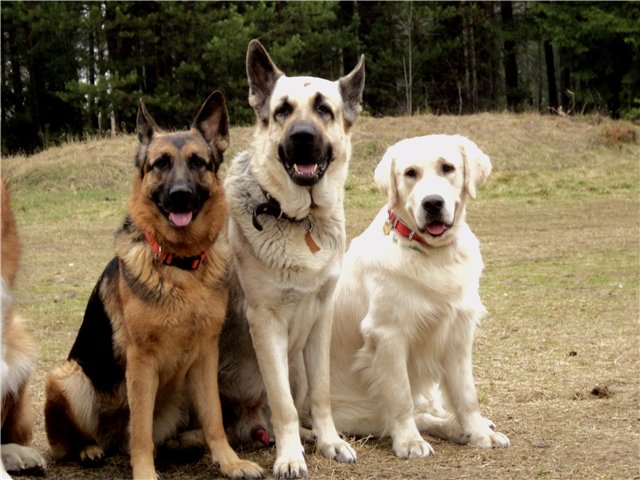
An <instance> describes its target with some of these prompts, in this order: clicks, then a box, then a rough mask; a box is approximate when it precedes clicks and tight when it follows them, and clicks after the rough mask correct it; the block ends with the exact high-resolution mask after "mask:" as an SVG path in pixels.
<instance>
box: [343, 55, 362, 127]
mask: <svg viewBox="0 0 640 480" xmlns="http://www.w3.org/2000/svg"><path fill="white" fill-rule="evenodd" d="M364 77H365V74H364V55H360V60H359V61H358V64H357V65H356V66H355V67H354V68H353V70H351V72H350V73H349V74H348V75H345V76H344V77H342V78H340V80H338V85H340V95H342V101H343V102H344V118H345V120H346V121H347V122H348V123H349V126H351V125H353V123H354V122H355V121H356V117H357V115H358V113H360V111H361V110H362V107H361V106H360V103H361V102H362V91H363V90H364Z"/></svg>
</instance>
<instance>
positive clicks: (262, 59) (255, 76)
mask: <svg viewBox="0 0 640 480" xmlns="http://www.w3.org/2000/svg"><path fill="white" fill-rule="evenodd" d="M282 75H283V73H282V72H281V71H280V69H279V68H278V67H276V64H275V63H273V60H271V57H270V56H269V54H268V53H267V51H266V50H265V48H264V47H263V46H262V44H261V43H260V42H259V41H258V40H255V39H254V40H251V42H249V47H248V48H247V78H248V79H249V105H251V106H252V107H253V109H254V110H255V112H256V115H258V118H259V119H260V120H262V121H263V122H268V120H269V102H268V100H269V97H271V92H273V88H274V87H275V85H276V82H277V81H278V78H280V77H281V76H282Z"/></svg>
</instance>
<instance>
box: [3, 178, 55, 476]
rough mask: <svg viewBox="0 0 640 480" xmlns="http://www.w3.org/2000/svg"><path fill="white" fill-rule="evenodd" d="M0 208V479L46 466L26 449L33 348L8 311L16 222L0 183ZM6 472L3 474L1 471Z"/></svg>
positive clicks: (14, 268) (15, 252)
mask: <svg viewBox="0 0 640 480" xmlns="http://www.w3.org/2000/svg"><path fill="white" fill-rule="evenodd" d="M0 189H1V190H2V192H1V195H2V198H1V199H0V202H1V203H0V208H1V210H2V243H1V244H0V249H2V267H1V268H2V280H1V281H0V289H1V291H2V292H1V293H2V323H1V325H2V326H1V330H0V333H1V334H2V368H1V370H0V372H1V373H2V392H1V393H2V404H1V405H0V412H1V413H2V447H1V449H2V463H0V477H2V478H3V479H4V478H10V477H9V474H8V473H7V470H8V471H9V472H16V473H21V474H26V473H29V474H36V473H44V470H45V468H46V462H45V461H44V459H43V458H42V455H40V454H39V453H38V452H37V451H36V450H35V449H33V448H31V447H29V443H30V442H31V437H32V436H33V410H32V404H31V397H30V395H29V388H28V382H29V377H30V376H31V372H32V371H33V367H34V366H35V361H36V359H35V345H34V344H33V341H32V339H31V337H30V336H29V335H28V334H27V332H26V330H25V328H24V325H23V323H22V321H21V319H20V317H18V316H17V315H14V313H13V308H12V302H13V298H12V292H13V288H14V283H15V278H16V274H17V273H18V266H19V263H20V242H19V240H18V231H17V229H16V221H15V218H14V216H13V211H12V210H11V205H10V200H9V193H8V191H7V186H6V185H5V183H4V181H2V182H1V183H0ZM5 469H6V470H5Z"/></svg>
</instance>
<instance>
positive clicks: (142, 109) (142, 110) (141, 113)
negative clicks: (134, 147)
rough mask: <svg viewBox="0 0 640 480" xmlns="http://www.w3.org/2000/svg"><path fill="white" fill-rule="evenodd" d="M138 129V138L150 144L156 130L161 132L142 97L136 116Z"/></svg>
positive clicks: (145, 143)
mask: <svg viewBox="0 0 640 480" xmlns="http://www.w3.org/2000/svg"><path fill="white" fill-rule="evenodd" d="M136 131H137V132H138V140H139V141H140V143H142V144H143V145H149V143H151V138H152V137H153V134H154V132H159V131H160V127H158V124H157V123H156V121H155V120H154V119H153V117H152V116H151V115H149V112H148V111H147V107H146V106H145V104H144V102H143V101H142V99H141V98H140V99H139V100H138V117H137V118H136Z"/></svg>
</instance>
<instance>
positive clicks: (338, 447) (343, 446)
mask: <svg viewBox="0 0 640 480" xmlns="http://www.w3.org/2000/svg"><path fill="white" fill-rule="evenodd" d="M318 449H319V450H320V452H321V453H322V455H324V456H325V457H327V458H330V459H331V460H335V461H337V462H342V463H356V462H357V461H358V454H357V453H356V451H355V450H354V449H353V448H352V447H351V445H349V444H348V443H347V442H345V441H344V440H340V439H339V440H337V441H335V442H331V443H325V444H324V445H318Z"/></svg>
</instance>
